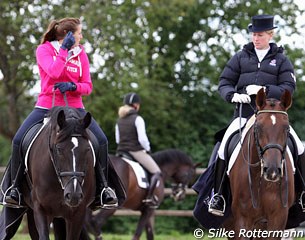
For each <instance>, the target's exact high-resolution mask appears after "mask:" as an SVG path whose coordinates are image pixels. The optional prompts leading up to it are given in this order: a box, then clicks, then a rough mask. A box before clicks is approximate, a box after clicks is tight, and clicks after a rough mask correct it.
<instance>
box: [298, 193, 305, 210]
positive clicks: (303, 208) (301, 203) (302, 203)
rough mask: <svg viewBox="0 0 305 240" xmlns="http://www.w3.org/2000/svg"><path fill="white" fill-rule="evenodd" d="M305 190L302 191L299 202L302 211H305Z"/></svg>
mask: <svg viewBox="0 0 305 240" xmlns="http://www.w3.org/2000/svg"><path fill="white" fill-rule="evenodd" d="M304 194H305V191H304V190H303V192H302V193H301V196H300V198H299V204H300V205H301V208H302V212H305V203H304V202H303V197H304Z"/></svg>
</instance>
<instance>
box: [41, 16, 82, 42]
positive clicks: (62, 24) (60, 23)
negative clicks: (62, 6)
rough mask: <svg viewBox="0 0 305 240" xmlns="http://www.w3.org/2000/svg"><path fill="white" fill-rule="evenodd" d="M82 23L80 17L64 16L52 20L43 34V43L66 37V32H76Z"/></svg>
mask: <svg viewBox="0 0 305 240" xmlns="http://www.w3.org/2000/svg"><path fill="white" fill-rule="evenodd" d="M80 24H81V21H80V19H79V18H63V19H60V20H52V21H51V22H50V24H49V26H48V29H47V31H46V32H45V33H44V34H43V35H42V39H41V43H45V42H46V41H49V42H51V41H54V40H61V39H64V37H65V36H66V34H67V33H68V32H69V31H71V32H72V33H74V32H76V30H77V27H78V26H79V25H80Z"/></svg>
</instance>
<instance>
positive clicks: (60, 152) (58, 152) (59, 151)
mask: <svg viewBox="0 0 305 240" xmlns="http://www.w3.org/2000/svg"><path fill="white" fill-rule="evenodd" d="M55 149H56V154H58V155H62V154H63V149H62V148H61V147H59V146H56V147H55Z"/></svg>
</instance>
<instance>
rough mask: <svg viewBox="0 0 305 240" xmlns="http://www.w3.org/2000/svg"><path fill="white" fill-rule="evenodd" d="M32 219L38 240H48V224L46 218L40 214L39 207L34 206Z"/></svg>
mask: <svg viewBox="0 0 305 240" xmlns="http://www.w3.org/2000/svg"><path fill="white" fill-rule="evenodd" d="M33 211H34V219H35V224H36V228H37V231H38V234H39V240H50V237H49V233H50V230H49V223H48V219H47V217H46V216H45V215H44V214H43V213H42V211H41V210H40V207H39V206H37V205H36V206H35V204H34V210H33Z"/></svg>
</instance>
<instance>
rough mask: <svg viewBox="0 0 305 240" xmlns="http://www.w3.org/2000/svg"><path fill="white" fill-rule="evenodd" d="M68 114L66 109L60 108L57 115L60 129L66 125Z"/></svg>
mask: <svg viewBox="0 0 305 240" xmlns="http://www.w3.org/2000/svg"><path fill="white" fill-rule="evenodd" d="M66 123H67V122H66V115H65V112H64V110H60V111H59V113H58V115H57V124H58V125H59V127H60V129H62V128H63V127H64V126H65V125H66Z"/></svg>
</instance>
